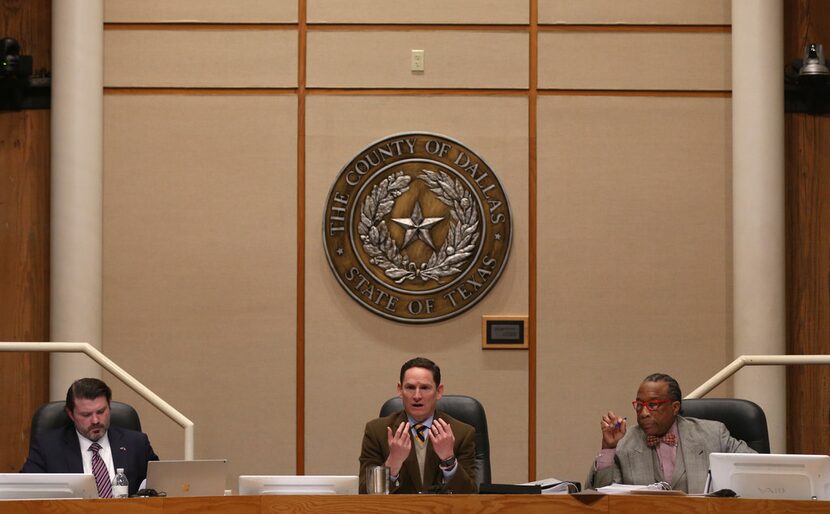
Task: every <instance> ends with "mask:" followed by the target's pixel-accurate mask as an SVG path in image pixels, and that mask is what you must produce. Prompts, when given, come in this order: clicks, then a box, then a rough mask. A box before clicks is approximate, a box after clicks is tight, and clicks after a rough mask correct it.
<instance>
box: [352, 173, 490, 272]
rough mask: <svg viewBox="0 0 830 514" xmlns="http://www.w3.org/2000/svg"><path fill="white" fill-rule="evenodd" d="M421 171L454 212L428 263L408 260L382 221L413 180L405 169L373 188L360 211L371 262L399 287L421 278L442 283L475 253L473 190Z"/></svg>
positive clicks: (361, 236)
mask: <svg viewBox="0 0 830 514" xmlns="http://www.w3.org/2000/svg"><path fill="white" fill-rule="evenodd" d="M421 171H422V172H423V174H422V175H418V179H420V180H423V181H424V182H425V183H426V184H427V186H428V187H429V190H430V191H432V192H433V193H435V195H436V196H437V197H438V199H439V200H440V201H441V202H443V203H444V204H445V205H447V206H448V207H449V208H450V215H451V216H452V219H453V221H452V222H451V223H450V229H449V232H448V233H447V238H446V239H445V240H444V244H443V245H441V248H440V249H439V250H438V251H437V252H436V251H434V252H432V256H431V257H430V258H429V260H427V262H423V263H421V265H420V266H418V265H417V264H416V263H414V262H411V261H410V260H409V256H407V255H405V254H401V252H400V251H399V250H398V245H397V244H396V243H395V240H394V239H392V236H391V235H389V230H388V229H387V227H386V221H385V220H384V218H385V217H386V215H388V214H389V213H390V212H392V208H393V207H394V206H395V201H396V200H397V199H398V197H399V196H401V195H402V194H404V193H405V192H406V191H408V190H409V183H410V182H411V180H412V178H411V177H409V176H408V175H404V173H403V172H402V171H399V172H397V173H393V174H392V175H389V176H388V177H386V178H385V179H384V180H382V181H381V182H380V183H379V184H377V185H375V186H374V187H373V188H372V191H371V193H370V194H369V196H367V197H366V200H365V201H364V202H363V205H362V207H361V209H360V225H359V227H358V233H359V234H360V240H361V241H362V242H363V250H364V251H365V252H366V253H367V254H368V255H369V256H370V257H371V259H370V261H369V262H371V263H372V264H374V265H376V266H378V267H379V268H381V269H382V270H383V272H384V274H385V275H386V276H388V277H389V278H391V279H393V280H394V281H395V283H396V284H400V283H402V282H404V281H406V280H415V279H418V278H420V279H421V280H423V281H424V282H426V281H428V280H435V281H436V282H440V281H441V279H442V278H444V277H450V276H453V275H457V274H458V273H460V272H461V270H462V268H463V266H464V265H465V264H466V261H467V259H468V258H469V257H470V256H471V255H472V254H473V252H474V251H475V245H476V243H477V242H478V238H479V233H478V213H477V211H476V209H475V208H474V206H473V201H472V195H471V194H470V191H469V190H467V189H466V188H464V187H463V186H462V184H461V182H460V181H458V180H455V181H453V179H452V178H450V177H449V175H447V174H446V173H445V172H443V171H438V172H435V171H432V170H426V169H422V170H421Z"/></svg>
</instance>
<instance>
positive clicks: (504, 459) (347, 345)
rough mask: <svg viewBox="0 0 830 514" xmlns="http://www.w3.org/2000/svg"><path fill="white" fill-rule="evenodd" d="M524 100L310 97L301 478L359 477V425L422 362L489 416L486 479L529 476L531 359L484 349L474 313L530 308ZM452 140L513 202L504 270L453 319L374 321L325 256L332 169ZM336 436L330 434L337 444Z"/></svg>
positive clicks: (477, 315) (449, 388)
mask: <svg viewBox="0 0 830 514" xmlns="http://www.w3.org/2000/svg"><path fill="white" fill-rule="evenodd" d="M527 109H528V106H527V100H526V99H524V98H507V97H502V98H494V97H486V98H485V97H443V98H436V97H394V96H382V97H359V98H349V97H341V96H338V97H333V96H312V97H309V98H308V100H307V112H308V117H307V125H306V127H307V149H306V162H307V168H306V180H307V182H306V187H307V190H306V199H307V209H306V222H307V223H306V385H307V389H306V472H307V473H309V474H315V473H349V474H356V473H357V470H358V456H359V455H360V441H361V438H362V435H363V427H364V424H365V423H366V421H368V420H369V419H371V418H374V417H376V416H377V414H378V411H379V409H380V405H381V404H382V403H383V401H385V400H386V399H388V398H390V397H392V396H394V394H395V385H396V384H397V382H398V373H399V371H400V366H401V364H403V362H404V361H406V360H407V359H409V358H411V357H414V356H416V355H423V356H426V357H429V358H431V359H433V360H435V361H436V362H437V363H438V364H439V365H440V366H441V367H442V370H443V372H442V374H443V382H444V383H445V387H446V389H445V392H446V393H447V394H450V393H457V394H469V395H471V396H474V397H476V398H478V399H479V400H480V401H481V402H482V403H483V404H484V407H485V409H486V410H487V415H488V422H489V425H488V426H489V429H490V443H491V454H492V465H493V480H495V481H498V482H512V481H520V480H525V479H526V478H527V450H528V446H527V432H528V425H527V416H528V405H527V403H528V402H527V398H528V371H527V369H528V360H527V352H524V351H501V352H499V351H493V350H490V351H482V350H481V316H482V315H484V314H526V313H527V310H528V212H527V195H528V142H527V126H528V114H527ZM409 131H427V132H437V133H441V134H444V135H448V136H450V137H452V138H454V139H457V140H459V141H460V142H462V143H464V144H465V145H467V146H468V147H470V148H471V149H472V150H474V151H475V152H476V153H478V154H479V155H480V156H481V157H482V158H484V159H485V160H486V161H487V162H488V163H489V164H490V166H491V167H492V168H493V170H494V171H495V172H496V174H497V175H498V177H499V180H500V181H501V183H502V185H503V187H504V188H505V190H506V191H507V194H508V195H509V198H510V199H511V203H512V209H513V216H514V226H513V230H514V232H513V234H514V240H513V247H512V252H511V256H510V261H509V263H508V264H507V267H506V269H505V270H504V272H503V274H502V276H501V278H500V280H499V282H498V283H497V284H496V285H495V286H494V287H493V289H492V290H491V291H490V293H489V295H488V296H487V297H486V298H485V299H483V300H482V301H481V302H479V303H478V304H476V305H475V306H474V307H472V308H471V309H470V310H468V311H467V312H465V313H463V314H461V315H460V316H457V317H455V318H453V319H451V320H448V321H444V322H440V323H435V324H430V325H425V326H420V325H419V326H413V325H406V324H402V323H397V322H393V321H389V320H386V319H384V318H381V317H379V316H377V315H375V314H373V313H371V312H369V311H368V310H366V309H365V308H363V307H362V306H360V305H358V304H357V302H355V301H354V300H353V299H352V298H351V297H350V296H348V295H347V294H346V292H345V291H344V290H343V289H342V288H341V286H340V285H339V283H338V282H337V280H336V279H335V277H334V276H333V275H332V272H331V270H330V268H329V265H328V263H327V262H326V258H325V256H324V255H323V248H322V233H321V229H322V215H323V208H324V205H325V200H326V197H327V195H328V193H329V188H330V187H331V184H332V183H333V181H334V179H335V177H336V176H337V174H338V173H339V171H340V169H341V168H342V167H343V166H344V165H345V164H346V163H348V162H349V160H350V159H351V158H352V157H353V156H354V155H356V154H357V153H358V152H359V151H360V150H362V149H363V148H364V147H366V146H367V145H369V144H370V143H372V142H373V141H375V140H377V139H380V138H382V137H384V136H386V135H389V134H394V133H400V132H409ZM335 434H336V435H335Z"/></svg>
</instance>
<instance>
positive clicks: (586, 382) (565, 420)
mask: <svg viewBox="0 0 830 514" xmlns="http://www.w3.org/2000/svg"><path fill="white" fill-rule="evenodd" d="M730 133H731V132H730V102H729V100H728V99H726V98H667V97H662V98H659V97H596V96H585V97H580V96H556V97H542V98H540V99H539V161H538V163H539V179H538V185H539V199H540V201H539V217H538V219H539V232H538V255H539V262H540V266H539V268H538V279H537V283H538V313H539V317H538V354H537V356H538V367H537V372H538V377H539V382H538V390H539V391H540V393H539V396H538V403H537V405H538V439H537V441H538V442H537V459H538V474H539V476H541V477H545V476H556V477H562V478H569V479H576V480H584V479H585V476H586V475H587V470H588V468H589V466H590V465H591V463H592V462H593V458H594V457H595V455H596V453H597V451H598V450H599V447H600V440H601V436H600V431H599V421H600V417H601V416H602V414H604V413H605V412H607V411H608V410H609V409H611V410H613V411H614V412H616V413H617V414H619V415H625V416H628V417H629V420H630V421H629V422H630V423H633V422H634V420H635V417H634V411H633V409H632V408H631V400H633V398H634V396H635V394H636V390H637V386H638V385H639V383H640V380H641V379H642V378H643V377H645V376H646V375H647V374H649V373H652V372H665V373H669V374H671V375H674V376H675V378H677V379H678V381H679V382H680V386H681V388H682V390H683V391H684V394H686V393H688V392H691V391H692V390H693V389H694V388H696V387H697V386H698V385H700V384H701V383H702V382H703V381H704V380H706V379H707V378H709V377H710V376H711V375H712V374H714V373H715V372H717V371H718V370H720V368H721V367H722V366H724V365H725V364H726V363H728V362H730V361H731V352H732V347H731V318H730V314H729V313H730V312H731V301H730V299H731V260H730V259H731V258H730V255H731V237H730V234H731V225H730V219H731V212H730V205H731V193H730V177H731V175H730V169H731V166H730V163H731V154H730V148H731V138H730ZM717 394H724V393H723V392H722V391H721V392H717V393H715V395H717Z"/></svg>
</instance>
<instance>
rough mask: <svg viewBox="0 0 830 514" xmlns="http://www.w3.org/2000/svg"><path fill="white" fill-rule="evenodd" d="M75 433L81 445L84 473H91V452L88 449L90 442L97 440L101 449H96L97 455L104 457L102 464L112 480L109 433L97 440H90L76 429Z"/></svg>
mask: <svg viewBox="0 0 830 514" xmlns="http://www.w3.org/2000/svg"><path fill="white" fill-rule="evenodd" d="M75 433H76V434H78V443H79V444H80V445H81V460H83V461H84V473H92V452H91V451H89V447H90V446H92V443H94V442H97V443H98V444H100V445H101V449H100V450H98V455H100V456H101V458H102V459H104V464H106V465H107V471H108V472H109V474H110V480H112V479H113V477H115V465H114V464H113V463H112V448H110V438H109V435H108V434H106V433H105V434H104V435H103V436H102V437H101V439H98V441H90V440H89V439H87V438H86V437H84V436H82V435H81V433H80V432H78V431H77V430H76V431H75Z"/></svg>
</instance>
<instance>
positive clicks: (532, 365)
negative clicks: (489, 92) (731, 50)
mask: <svg viewBox="0 0 830 514" xmlns="http://www.w3.org/2000/svg"><path fill="white" fill-rule="evenodd" d="M538 35H539V2H538V0H530V34H529V37H530V45H529V48H530V80H529V81H528V86H529V90H528V102H527V104H528V152H529V156H528V168H529V169H528V174H529V177H528V201H527V203H528V246H529V247H528V259H529V262H528V282H529V283H528V296H529V297H528V336H529V338H528V363H527V365H528V373H527V380H528V388H527V390H528V399H527V400H528V405H527V429H528V435H527V438H528V442H527V478H528V481H533V480H536V262H537V261H536V179H537V168H536V103H537V99H538V91H537V87H538V75H539V74H538V68H539V59H538V56H539V47H538V39H539V38H538Z"/></svg>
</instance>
